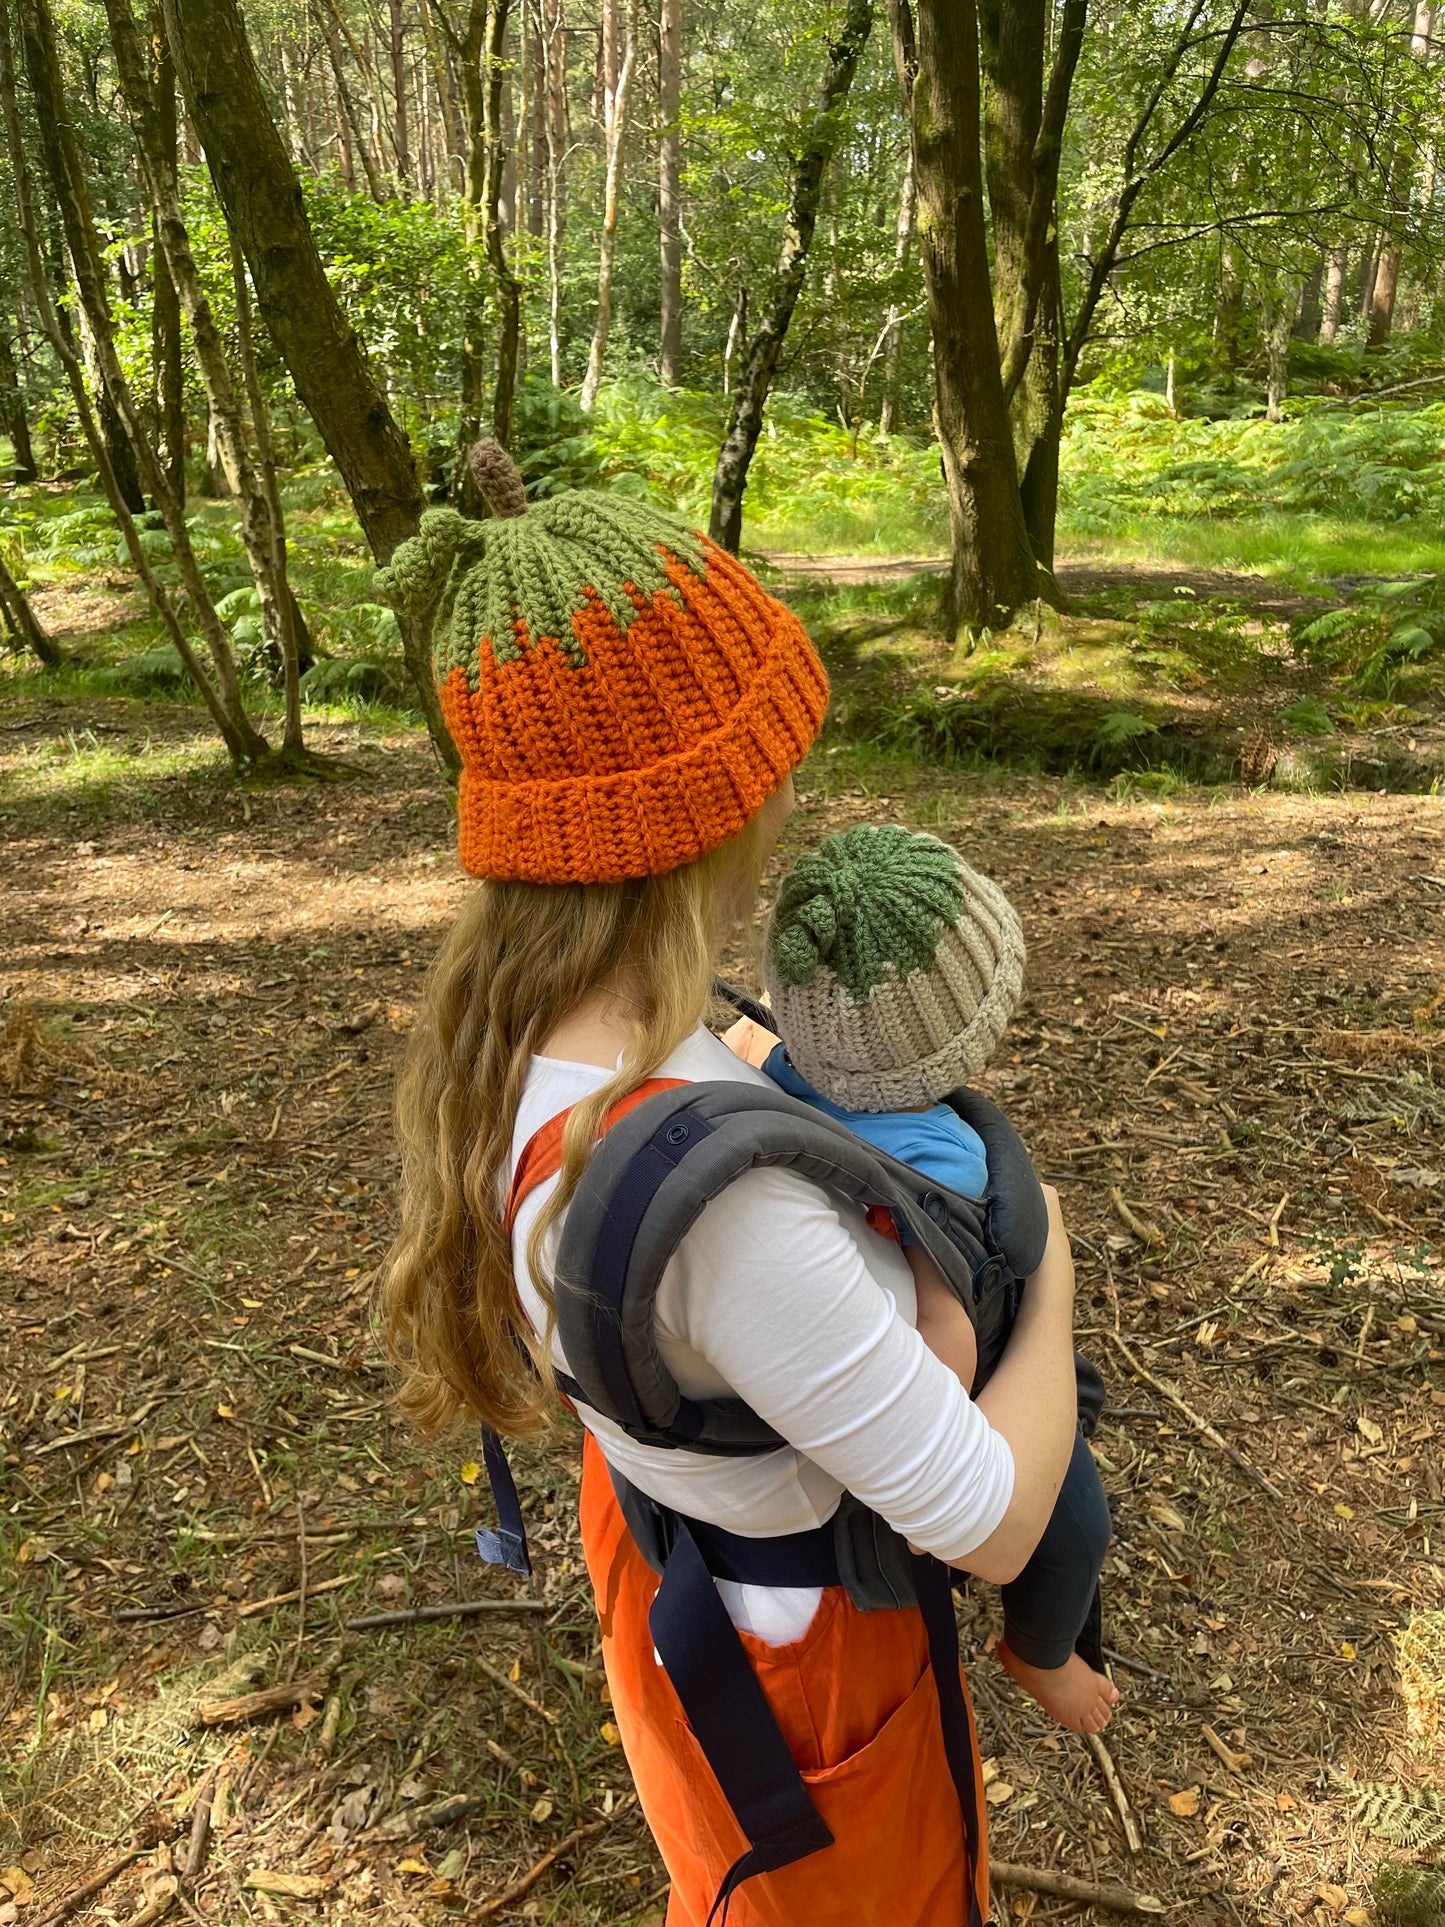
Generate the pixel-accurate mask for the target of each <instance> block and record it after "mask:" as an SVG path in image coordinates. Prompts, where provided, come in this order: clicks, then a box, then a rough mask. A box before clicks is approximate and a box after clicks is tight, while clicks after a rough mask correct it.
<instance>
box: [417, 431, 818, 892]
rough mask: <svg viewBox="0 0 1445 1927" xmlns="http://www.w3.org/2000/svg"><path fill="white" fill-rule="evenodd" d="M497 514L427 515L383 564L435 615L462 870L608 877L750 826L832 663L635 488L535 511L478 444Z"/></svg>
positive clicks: (784, 613)
mask: <svg viewBox="0 0 1445 1927" xmlns="http://www.w3.org/2000/svg"><path fill="white" fill-rule="evenodd" d="M473 468H474V471H475V472H476V475H477V479H478V481H479V483H481V485H482V487H483V490H484V492H485V493H486V496H487V499H488V502H489V504H490V506H491V508H492V511H493V513H492V519H491V520H489V521H485V522H475V521H469V520H467V519H466V518H464V517H463V516H461V515H458V514H457V513H456V511H455V510H453V509H431V510H428V512H427V513H426V514H425V515H423V517H422V519H421V527H420V530H419V532H418V534H417V535H415V536H414V537H413V538H412V539H411V540H410V541H409V542H404V543H403V544H402V545H401V547H400V548H399V549H398V550H397V551H396V554H395V555H394V556H393V557H392V559H391V564H390V566H389V568H387V569H386V570H385V571H384V572H383V574H382V575H381V577H380V586H381V589H382V591H383V593H384V594H386V595H387V596H388V597H389V598H390V599H391V601H393V602H394V603H395V604H396V606H397V607H398V608H399V609H401V610H403V611H404V612H406V613H408V614H410V615H412V616H413V617H415V618H417V619H420V620H424V621H429V622H430V633H431V645H432V661H433V666H434V668H435V672H436V678H437V686H438V688H439V690H440V693H441V704H442V712H443V714H444V715H445V717H446V721H447V727H448V728H449V729H450V731H451V733H452V737H453V739H454V740H455V742H456V745H457V748H458V750H459V751H460V753H461V758H462V775H461V786H460V792H459V796H458V804H457V815H458V827H459V842H460V850H461V860H462V863H463V865H464V866H465V867H466V868H467V869H468V870H470V871H471V872H472V874H473V875H474V876H481V877H495V878H520V879H525V880H527V881H529V882H533V883H612V882H618V881H621V880H622V879H623V878H626V877H639V876H654V875H658V874H660V873H661V872H662V871H665V870H673V869H676V868H678V866H679V865H681V864H684V863H690V862H692V861H693V860H694V859H695V858H697V857H700V856H702V855H704V854H705V853H706V852H707V851H708V850H711V849H715V848H716V847H717V845H718V844H720V843H724V842H726V841H727V839H728V838H729V837H731V836H734V835H736V834H737V832H738V831H739V830H740V829H741V828H742V827H743V825H744V824H745V823H746V822H747V821H748V819H749V818H750V817H751V816H753V815H754V814H755V812H756V811H757V810H758V808H759V807H760V806H761V804H762V803H763V802H764V801H765V800H766V799H767V797H769V796H770V795H771V794H772V793H773V791H774V790H776V789H777V788H778V787H779V785H780V784H781V783H782V782H783V780H784V778H785V777H786V776H787V774H788V772H789V771H790V770H791V769H793V768H794V767H795V765H796V764H797V763H798V762H800V761H801V759H802V757H803V755H804V754H805V752H806V751H807V749H808V746H809V745H810V744H811V742H812V741H813V738H814V737H815V736H816V735H817V733H818V729H819V726H820V724H821V723H822V720H823V711H824V708H825V706H826V704H827V699H828V684H827V678H826V677H825V675H824V673H823V666H822V664H821V663H820V662H819V660H818V657H817V654H816V653H815V651H814V649H813V645H812V644H811V643H810V642H809V640H808V637H807V634H806V632H805V631H804V629H803V626H802V624H801V623H800V622H799V621H798V619H797V617H796V616H795V615H793V614H792V612H791V611H790V610H788V609H786V608H784V607H783V605H782V604H781V603H780V602H777V601H775V600H774V599H773V597H772V596H770V595H768V594H766V593H765V591H764V590H763V589H762V588H761V587H760V586H759V584H758V583H757V582H756V581H755V580H754V578H753V577H752V576H751V575H750V574H749V573H748V571H747V570H746V569H745V568H744V567H743V566H742V564H741V563H740V562H738V561H737V560H736V558H735V557H733V556H730V555H727V554H726V553H724V551H723V550H721V549H719V548H717V547H716V546H715V544H713V543H712V542H710V541H708V539H707V537H706V536H704V535H701V534H699V533H697V532H696V531H695V530H693V529H690V528H689V527H688V526H687V524H686V523H685V522H682V521H680V520H679V519H678V518H677V517H676V516H673V515H668V514H666V513H664V512H663V511H662V510H661V509H656V508H653V507H652V506H651V505H650V504H648V503H646V502H641V501H638V500H637V499H636V498H635V497H631V496H626V495H620V494H617V495H614V494H601V493H597V492H594V491H590V490H583V489H573V490H570V491H568V492H566V493H564V494H559V495H554V496H550V497H548V498H547V499H546V500H544V501H542V502H538V503H535V504H533V505H532V506H531V507H528V506H527V505H526V498H525V494H524V492H523V490H522V486H521V482H520V479H519V478H518V476H517V472H516V469H515V468H514V467H513V466H512V463H511V461H510V458H509V457H507V456H506V455H505V454H504V453H503V452H502V450H501V449H500V448H499V447H498V446H497V445H496V444H495V443H491V444H487V443H479V444H478V446H477V448H476V450H474V451H473Z"/></svg>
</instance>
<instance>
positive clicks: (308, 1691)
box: [196, 1673, 331, 1726]
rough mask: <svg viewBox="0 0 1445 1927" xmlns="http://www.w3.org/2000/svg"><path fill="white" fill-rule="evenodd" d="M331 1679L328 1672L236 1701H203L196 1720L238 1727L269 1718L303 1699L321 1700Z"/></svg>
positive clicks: (245, 1695)
mask: <svg viewBox="0 0 1445 1927" xmlns="http://www.w3.org/2000/svg"><path fill="white" fill-rule="evenodd" d="M330 1677H331V1676H330V1674H329V1673H313V1674H311V1675H310V1676H309V1677H308V1678H306V1679H293V1680H288V1681H287V1682H286V1684H285V1685H284V1686H267V1687H264V1688H263V1689H262V1690H261V1691H260V1692H259V1693H242V1694H241V1695H240V1696H239V1697H238V1698H236V1699H228V1700H202V1701H201V1703H200V1704H199V1706H197V1708H196V1718H197V1719H198V1720H199V1721H200V1723H201V1725H202V1726H240V1725H242V1724H244V1723H245V1722H246V1721H248V1720H263V1719H269V1718H270V1717H271V1715H272V1714H273V1713H289V1712H290V1711H291V1709H292V1707H294V1706H300V1705H301V1704H302V1703H303V1702H304V1701H306V1700H312V1699H320V1698H321V1696H322V1694H323V1693H324V1692H325V1691H326V1686H327V1682H328V1680H329V1679H330Z"/></svg>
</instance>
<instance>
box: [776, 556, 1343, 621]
mask: <svg viewBox="0 0 1445 1927" xmlns="http://www.w3.org/2000/svg"><path fill="white" fill-rule="evenodd" d="M766 559H767V560H768V561H769V562H770V563H772V564H773V566H774V567H775V568H776V569H779V570H780V571H781V572H782V574H783V576H784V578H785V579H786V580H791V581H805V580H806V581H830V582H836V583H837V584H839V585H840V586H841V587H845V588H856V587H863V586H866V585H868V584H870V583H876V584H879V585H882V584H884V583H890V582H904V581H906V580H907V579H908V577H909V576H913V575H923V574H937V575H940V576H941V575H942V574H943V573H944V571H945V569H946V567H947V563H946V561H945V559H944V558H943V557H941V556H936V555H935V556H893V555H888V556H871V555H825V556H816V555H797V554H791V553H787V552H784V551H777V552H773V553H769V554H768V556H767V558H766ZM1054 573H1055V575H1056V576H1057V577H1058V580H1059V585H1060V587H1061V588H1062V589H1063V591H1064V593H1065V595H1067V596H1069V597H1071V598H1076V599H1078V600H1080V601H1088V600H1090V599H1094V598H1097V597H1099V596H1114V595H1117V594H1120V593H1125V594H1131V595H1133V596H1135V597H1137V599H1138V600H1139V601H1141V602H1144V601H1166V600H1168V598H1169V597H1171V596H1173V595H1174V594H1176V593H1177V592H1178V591H1181V590H1187V591H1189V592H1190V593H1191V594H1193V595H1195V596H1198V597H1201V598H1203V599H1207V598H1208V597H1210V596H1224V597H1228V598H1229V599H1230V600H1231V601H1234V602H1238V603H1241V604H1242V605H1244V606H1245V607H1246V608H1251V609H1257V610H1259V611H1260V612H1261V613H1264V614H1268V615H1272V616H1276V617H1278V618H1280V619H1290V618H1293V617H1295V616H1298V615H1304V614H1309V613H1311V612H1313V611H1316V610H1319V609H1323V608H1327V607H1329V599H1328V598H1326V597H1320V596H1307V595H1299V594H1296V593H1294V592H1292V591H1290V590H1286V589H1281V588H1280V587H1278V586H1277V585H1276V584H1274V583H1272V582H1271V581H1270V579H1269V577H1268V576H1261V575H1245V574H1241V573H1237V572H1235V571H1232V570H1228V569H1191V568H1186V567H1184V566H1183V565H1182V564H1181V565H1180V566H1179V567H1178V568H1172V567H1170V566H1169V565H1168V564H1160V563H1155V564H1153V565H1152V566H1150V567H1149V568H1144V567H1143V566H1141V565H1136V564H1134V563H1129V562H1110V563H1099V562H1094V561H1090V560H1088V559H1087V558H1084V557H1070V556H1067V555H1065V556H1062V557H1060V559H1059V560H1058V562H1057V563H1056V564H1055V568H1054ZM1363 579H1364V578H1352V580H1351V582H1350V583H1349V584H1342V585H1341V588H1342V590H1343V589H1344V588H1346V587H1351V588H1358V587H1359V586H1360V582H1361V580H1363ZM1371 579H1373V578H1371Z"/></svg>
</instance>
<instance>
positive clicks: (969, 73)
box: [890, 0, 1042, 632]
mask: <svg viewBox="0 0 1445 1927" xmlns="http://www.w3.org/2000/svg"><path fill="white" fill-rule="evenodd" d="M890 13H891V16H892V21H893V33H894V41H895V46H896V50H897V56H898V65H899V70H900V72H901V74H902V75H903V77H904V85H905V98H906V100H907V103H908V111H909V121H910V124H911V127H912V136H913V160H914V166H915V168H916V169H917V174H918V209H919V222H918V225H919V232H920V236H921V251H922V255H923V272H924V279H925V282H926V284H927V288H928V307H929V314H930V317H931V320H932V323H933V367H934V384H935V394H936V405H935V416H936V424H937V428H938V438H939V443H940V445H941V449H942V454H943V470H944V476H945V478H946V480H947V484H948V506H949V524H950V530H951V534H952V550H953V560H952V567H951V570H950V575H949V593H948V610H947V615H948V623H949V627H950V630H951V631H955V632H956V630H957V628H958V627H959V626H960V625H961V624H964V623H967V624H970V625H973V626H977V627H990V628H992V627H995V626H997V625H998V624H999V623H1000V622H1002V621H1006V620H1007V619H1008V616H1009V615H1010V613H1011V612H1012V611H1013V610H1014V609H1016V608H1018V607H1019V605H1020V604H1021V603H1023V602H1026V601H1029V600H1031V599H1032V598H1033V597H1034V596H1036V595H1038V594H1039V593H1040V591H1041V586H1042V584H1041V577H1040V571H1039V568H1038V564H1037V563H1036V561H1035V560H1034V556H1033V552H1032V550H1031V549H1030V546H1029V537H1028V530H1027V528H1026V526H1025V523H1024V511H1023V502H1022V499H1021V497H1020V494H1019V483H1018V472H1017V470H1016V468H1015V466H1014V451H1013V439H1012V435H1011V433H1010V428H1009V418H1008V406H1007V403H1006V401H1005V398H1004V385H1003V377H1002V370H1001V364H1000V356H999V342H998V330H997V327H996V325H995V322H994V312H993V301H992V299H991V297H990V288H989V264H988V243H987V236H986V233H985V227H984V204H983V174H982V167H981V160H980V133H981V129H980V126H979V120H980V108H981V102H980V87H979V40H978V16H977V14H976V12H975V6H974V0H919V4H918V13H917V30H916V36H915V28H914V18H913V13H912V10H911V8H910V5H909V0H891V4H890Z"/></svg>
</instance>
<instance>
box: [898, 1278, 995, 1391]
mask: <svg viewBox="0 0 1445 1927" xmlns="http://www.w3.org/2000/svg"><path fill="white" fill-rule="evenodd" d="M904 1256H905V1257H906V1258H907V1260H908V1264H909V1269H910V1270H911V1271H912V1273H913V1283H914V1285H915V1287H916V1288H917V1292H918V1336H919V1337H920V1338H921V1339H922V1340H923V1342H924V1344H925V1345H926V1346H927V1347H928V1349H929V1351H931V1352H932V1353H933V1355H934V1357H935V1358H937V1359H940V1360H941V1361H942V1362H943V1363H944V1364H945V1365H946V1366H947V1367H948V1369H949V1370H950V1371H951V1372H952V1373H953V1374H954V1376H955V1377H956V1378H957V1379H958V1380H959V1381H960V1383H961V1384H962V1385H963V1388H964V1390H965V1391H968V1390H970V1389H971V1388H972V1385H973V1375H974V1373H975V1372H976V1371H977V1370H978V1340H977V1339H976V1338H975V1336H974V1330H973V1322H972V1320H971V1319H970V1318H969V1315H968V1313H967V1312H966V1311H965V1310H964V1308H963V1306H962V1305H961V1304H960V1303H959V1302H958V1300H957V1298H955V1297H954V1295H953V1293H952V1292H951V1291H950V1290H949V1288H948V1281H947V1279H945V1277H944V1275H943V1273H942V1272H941V1271H940V1270H939V1269H938V1266H937V1265H936V1264H934V1262H933V1260H932V1259H931V1258H930V1257H929V1255H928V1253H927V1252H926V1251H925V1250H924V1249H923V1248H922V1246H921V1245H908V1246H906V1247H905V1250H904Z"/></svg>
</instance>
